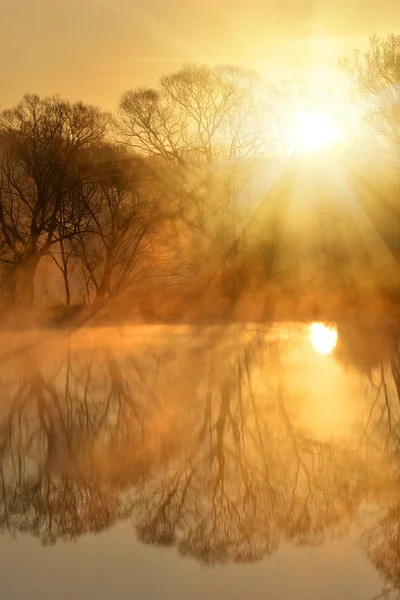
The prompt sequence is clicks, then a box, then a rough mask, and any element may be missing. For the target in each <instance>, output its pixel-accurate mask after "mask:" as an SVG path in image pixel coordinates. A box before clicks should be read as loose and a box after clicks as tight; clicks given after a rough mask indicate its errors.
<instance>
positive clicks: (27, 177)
mask: <svg viewBox="0 0 400 600" xmlns="http://www.w3.org/2000/svg"><path fill="white" fill-rule="evenodd" d="M106 127H107V117H106V116H105V115H104V114H102V113H101V112H100V111H99V110H98V109H96V108H94V107H92V106H86V105H84V104H82V103H76V104H70V103H69V102H67V101H65V100H61V99H59V98H57V97H53V98H45V99H41V98H39V97H38V96H34V95H27V96H25V97H24V99H23V100H22V102H21V103H20V104H18V105H17V106H16V107H15V108H13V109H9V110H5V111H3V112H2V113H1V115H0V227H1V230H2V234H3V237H4V240H5V243H6V245H7V248H8V250H9V253H10V254H11V255H12V257H13V259H14V260H15V262H16V264H17V265H18V267H19V269H20V270H21V272H22V292H21V294H22V297H21V300H22V303H23V305H24V306H26V307H29V306H31V305H32V303H33V300H34V277H35V272H36V268H37V266H38V264H39V261H40V259H41V258H42V257H43V256H45V255H46V254H48V253H49V251H50V249H51V248H52V247H53V246H54V245H55V244H57V243H58V242H59V240H60V237H59V236H60V234H61V239H63V238H65V237H68V236H69V235H74V234H75V213H76V209H77V207H76V204H75V202H74V200H75V199H76V195H74V192H75V191H76V188H77V186H79V185H80V184H81V180H82V171H81V168H80V159H82V156H83V154H84V152H85V151H87V150H88V149H90V148H91V147H92V146H94V145H97V144H99V143H100V142H101V140H102V139H103V138H104V135H105V133H106ZM78 212H79V211H78ZM61 213H62V214H63V222H64V225H68V227H67V228H66V229H65V228H63V229H60V227H59V225H60V215H61Z"/></svg>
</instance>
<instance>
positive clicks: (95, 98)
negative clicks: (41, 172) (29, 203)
mask: <svg viewBox="0 0 400 600" xmlns="http://www.w3.org/2000/svg"><path fill="white" fill-rule="evenodd" d="M0 15H1V19H0V65H1V69H0V107H1V108H3V107H5V106H8V105H10V104H12V103H15V102H16V101H18V100H19V98H20V97H21V96H22V94H24V93H25V92H36V93H39V94H49V93H59V94H61V95H62V96H65V97H68V98H71V99H74V100H75V99H82V100H84V101H86V102H93V103H96V104H99V105H101V106H103V107H106V108H110V109H112V108H114V107H115V106H116V104H117V102H118V98H119V97H120V95H121V94H122V92H124V91H125V90H126V89H129V88H133V87H136V86H138V85H154V84H155V83H156V82H157V79H158V77H159V76H160V75H162V74H166V73H169V72H171V71H174V70H176V69H178V68H179V66H180V65H181V64H182V63H184V62H210V63H237V64H243V65H246V66H250V67H253V68H256V69H257V70H259V71H261V72H262V73H263V75H264V76H267V77H268V76H270V77H271V78H276V77H279V76H288V75H289V74H293V75H300V76H301V75H308V74H310V73H314V74H317V75H318V76H321V75H324V76H325V77H329V76H331V75H332V73H333V72H334V69H335V68H336V67H335V66H336V63H337V58H338V57H340V56H343V54H346V53H348V52H349V51H350V50H351V49H352V47H354V46H359V45H362V44H363V43H365V40H366V38H367V36H368V35H369V33H371V32H372V31H373V30H377V31H378V32H387V31H395V32H400V0H0Z"/></svg>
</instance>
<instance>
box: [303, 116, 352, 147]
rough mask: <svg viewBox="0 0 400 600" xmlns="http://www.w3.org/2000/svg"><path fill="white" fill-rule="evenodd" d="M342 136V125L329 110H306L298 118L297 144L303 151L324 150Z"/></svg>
mask: <svg viewBox="0 0 400 600" xmlns="http://www.w3.org/2000/svg"><path fill="white" fill-rule="evenodd" d="M342 137H343V136H342V132H341V128H340V125H339V124H338V123H337V122H336V121H335V119H334V118H333V116H332V115H330V114H329V113H328V112H324V111H312V112H305V113H302V114H300V115H298V116H297V118H296V122H295V138H296V145H297V147H298V149H299V150H301V151H302V152H315V151H318V150H323V149H325V148H327V147H329V146H331V145H333V144H334V143H336V142H338V141H340V140H341V139H342Z"/></svg>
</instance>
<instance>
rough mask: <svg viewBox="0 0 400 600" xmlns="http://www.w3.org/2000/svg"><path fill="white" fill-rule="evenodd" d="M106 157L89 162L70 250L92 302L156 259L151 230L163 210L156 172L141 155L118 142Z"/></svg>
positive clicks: (155, 229)
mask: <svg viewBox="0 0 400 600" xmlns="http://www.w3.org/2000/svg"><path fill="white" fill-rule="evenodd" d="M110 158H111V159H110V160H107V161H98V160H95V162H94V164H93V178H91V179H90V181H89V182H88V184H87V186H86V187H88V189H89V191H88V192H87V193H86V215H87V219H86V221H85V222H84V223H83V226H82V228H81V231H80V232H79V234H78V243H77V245H76V247H75V251H74V254H75V256H78V258H79V261H80V264H81V267H82V273H83V276H84V281H85V287H86V291H87V300H88V302H93V303H94V306H95V307H96V308H99V307H101V306H103V304H104V302H105V300H106V299H107V298H110V297H111V296H115V295H116V294H117V293H119V292H121V291H122V290H123V289H126V288H127V287H128V286H129V285H131V284H132V283H133V282H134V281H135V280H136V279H137V278H139V279H140V278H141V277H142V276H143V275H144V269H145V268H146V267H149V266H150V264H153V263H154V262H155V261H156V260H157V258H158V254H159V253H158V248H157V243H156V241H155V234H156V233H157V234H158V230H159V224H160V222H161V220H162V216H163V206H162V203H161V200H162V198H161V196H160V194H159V192H158V190H157V184H156V177H155V175H154V173H153V172H152V170H151V169H150V168H149V167H148V166H147V165H146V163H145V161H144V160H143V159H142V158H138V157H135V156H132V155H129V154H127V153H126V152H123V151H121V150H120V149H118V148H114V149H113V150H111V157H110ZM164 208H165V207H164ZM159 241H160V236H158V242H159Z"/></svg>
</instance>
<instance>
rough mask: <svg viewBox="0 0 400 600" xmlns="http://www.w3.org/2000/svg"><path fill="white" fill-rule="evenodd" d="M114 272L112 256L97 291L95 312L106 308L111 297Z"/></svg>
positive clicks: (105, 267) (107, 261) (108, 259)
mask: <svg viewBox="0 0 400 600" xmlns="http://www.w3.org/2000/svg"><path fill="white" fill-rule="evenodd" d="M112 271H113V264H112V256H111V255H110V256H108V257H107V260H106V263H105V265H104V273H103V277H102V280H101V283H100V286H99V289H98V290H97V293H96V297H95V299H94V302H93V305H92V307H93V310H95V311H96V310H99V309H100V308H102V307H103V306H104V303H105V301H106V299H107V298H108V297H109V295H110V291H111V276H112Z"/></svg>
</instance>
